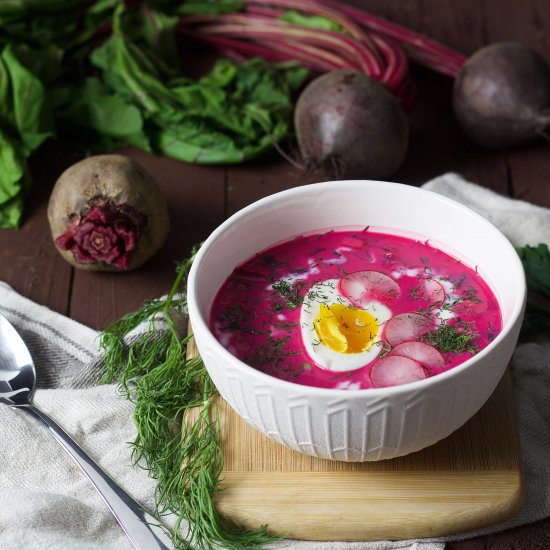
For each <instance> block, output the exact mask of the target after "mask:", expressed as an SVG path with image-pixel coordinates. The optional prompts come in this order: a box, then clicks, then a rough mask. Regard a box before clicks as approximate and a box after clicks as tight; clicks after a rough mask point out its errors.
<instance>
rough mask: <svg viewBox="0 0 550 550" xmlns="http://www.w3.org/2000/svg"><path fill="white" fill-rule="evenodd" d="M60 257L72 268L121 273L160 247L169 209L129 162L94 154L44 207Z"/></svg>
mask: <svg viewBox="0 0 550 550" xmlns="http://www.w3.org/2000/svg"><path fill="white" fill-rule="evenodd" d="M48 221H49V223H50V229H51V232H52V237H53V239H54V243H55V245H56V248H57V250H58V251H59V253H60V254H61V255H62V256H63V258H65V260H67V261H68V262H69V263H70V264H72V265H74V266H75V267H78V268H81V269H87V270H96V271H126V270H131V269H135V268H136V267H139V266H140V265H142V264H143V263H144V262H146V261H147V260H148V259H149V258H150V257H151V256H152V255H153V254H154V253H155V252H157V250H158V249H159V248H160V247H161V246H162V245H163V244H164V241H165V240H166V237H167V235H168V228H169V222H168V209H167V207H166V202H165V200H164V198H163V196H162V194H161V192H160V190H159V188H158V186H157V185H156V183H155V181H154V180H153V178H152V177H151V176H150V175H149V174H148V173H147V172H146V171H145V170H144V169H143V168H142V167H141V166H140V165H139V164H138V163H137V162H135V161H134V160H132V159H131V158H129V157H125V156H122V155H99V156H94V157H89V158H86V159H84V160H82V161H80V162H77V163H76V164H74V165H72V166H71V167H69V168H68V169H67V170H65V172H63V174H61V176H60V177H59V179H58V180H57V182H56V184H55V186H54V188H53V191H52V194H51V196H50V201H49V203H48Z"/></svg>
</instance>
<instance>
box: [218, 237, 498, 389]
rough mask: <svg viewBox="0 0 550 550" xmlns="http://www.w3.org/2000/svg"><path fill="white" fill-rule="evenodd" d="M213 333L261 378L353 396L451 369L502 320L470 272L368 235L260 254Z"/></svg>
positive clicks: (438, 255)
mask: <svg viewBox="0 0 550 550" xmlns="http://www.w3.org/2000/svg"><path fill="white" fill-rule="evenodd" d="M210 326H211V329H212V331H213V332H214V334H215V336H216V338H217V339H218V340H219V341H220V342H221V344H222V345H223V346H224V347H225V348H226V349H228V350H229V351H230V352H231V353H232V354H233V355H235V356H236V357H238V358H239V359H241V360H242V361H244V362H245V363H247V364H248V365H251V366H252V367H254V368H256V369H258V370H260V371H262V372H265V373H267V374H270V375H272V376H275V377H277V378H280V379H282V380H287V381H291V382H295V383H297V384H304V385H308V386H317V387H322V388H333V389H342V390H346V389H353V390H356V389H368V388H373V387H387V386H395V385H399V384H406V383H409V382H414V381H417V380H422V379H424V378H428V377H430V376H436V375H437V374H439V373H441V372H444V371H447V370H449V369H452V368H453V367H456V366H457V365H459V364H460V363H462V362H464V361H466V360H467V359H469V358H470V357H472V355H475V354H476V353H478V352H479V351H480V350H481V349H483V348H484V347H485V346H487V345H488V344H489V343H490V342H491V341H492V340H493V339H494V338H495V336H496V335H497V334H498V333H499V331H500V330H501V328H502V317H501V313H500V309H499V306H498V303H497V300H496V298H495V296H494V294H493V293H492V292H491V290H490V289H489V287H488V285H487V284H486V283H485V282H484V281H483V279H482V278H481V277H480V276H479V274H478V273H477V272H476V269H475V267H474V268H472V267H469V266H467V265H465V264H464V263H462V262H461V261H460V260H458V259H457V258H454V257H452V256H450V255H449V254H447V253H445V252H443V251H442V250H440V249H438V248H436V247H434V246H432V245H431V244H430V242H429V241H428V240H426V241H420V240H414V239H411V238H407V237H403V236H398V235H390V234H385V233H378V232H374V231H371V230H369V229H368V228H365V229H364V230H362V231H329V232H327V233H322V234H318V235H310V236H303V237H297V238H295V239H293V240H290V241H287V242H285V243H283V244H279V245H277V246H274V247H272V248H269V249H268V250H265V251H263V252H260V253H258V254H256V255H255V256H254V257H253V258H250V259H249V260H248V261H246V262H244V263H243V264H241V265H239V266H238V267H237V268H236V269H235V270H234V271H233V273H232V274H231V275H230V276H229V277H228V278H227V280H226V281H225V282H224V283H223V285H222V287H221V288H220V290H219V291H218V293H217V295H216V297H215V300H214V303H213V306H212V310H211V318H210Z"/></svg>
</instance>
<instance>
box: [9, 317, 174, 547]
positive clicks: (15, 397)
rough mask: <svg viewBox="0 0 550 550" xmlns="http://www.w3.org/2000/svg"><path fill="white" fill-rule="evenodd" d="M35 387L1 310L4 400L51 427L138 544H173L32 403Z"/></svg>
mask: <svg viewBox="0 0 550 550" xmlns="http://www.w3.org/2000/svg"><path fill="white" fill-rule="evenodd" d="M35 387H36V369H35V366H34V362H33V360H32V356H31V354H30V352H29V350H28V348H27V346H26V344H25V342H24V341H23V339H22V338H21V336H20V335H19V333H18V332H17V330H16V329H15V327H14V326H13V325H12V324H11V323H10V322H9V321H8V320H7V319H6V318H5V317H4V316H3V315H2V314H0V403H2V404H4V405H8V406H10V407H13V408H16V409H19V410H21V411H24V412H25V413H27V414H29V415H31V416H32V417H34V418H35V419H37V420H39V421H40V422H42V423H43V424H44V425H45V426H46V427H47V428H48V430H49V431H50V433H51V434H52V435H53V436H54V437H55V439H56V440H57V442H58V443H59V444H60V445H61V446H62V447H63V448H64V449H65V451H67V453H68V454H69V455H70V456H71V458H72V459H73V460H74V461H75V462H76V463H77V465H78V466H79V467H80V469H81V470H82V472H83V473H84V474H85V475H86V476H87V477H88V479H89V480H90V481H91V482H92V484H93V485H94V487H95V488H96V489H97V491H98V492H99V494H100V495H101V497H102V498H103V500H104V501H105V503H106V504H107V506H108V507H109V509H110V510H111V512H112V514H113V516H114V517H115V519H116V520H117V521H118V523H119V524H120V526H121V527H122V529H123V530H124V532H125V533H126V535H127V536H128V538H129V539H130V541H131V542H132V544H133V545H134V546H135V548H137V549H138V550H161V549H168V548H171V547H172V544H171V538H170V537H169V536H168V535H167V533H166V530H165V528H164V527H162V526H161V525H159V523H158V520H156V519H155V518H154V517H153V516H151V515H150V514H149V513H148V512H147V511H145V510H144V509H143V508H142V507H141V505H140V504H139V503H137V502H136V501H135V500H134V499H133V498H132V497H131V496H130V495H128V493H126V492H125V491H124V490H123V489H122V488H121V487H120V486H119V485H117V484H116V483H115V482H114V481H113V480H112V479H111V478H110V477H109V476H108V475H107V474H106V473H105V472H104V471H103V470H102V469H101V468H100V467H99V466H98V465H97V464H96V463H95V462H94V461H93V460H92V459H91V458H90V457H89V456H88V455H87V454H86V453H85V452H84V451H83V450H82V449H81V448H80V447H79V446H78V444H77V443H76V442H75V441H74V440H73V439H72V438H71V437H70V436H69V435H68V434H67V433H66V432H65V431H64V430H63V429H62V428H61V427H60V426H59V425H58V424H57V423H56V422H55V421H54V420H52V419H51V418H50V417H49V416H48V415H47V414H46V413H44V412H42V411H41V410H40V409H38V408H37V407H35V406H34V405H33V404H32V396H33V393H34V389H35Z"/></svg>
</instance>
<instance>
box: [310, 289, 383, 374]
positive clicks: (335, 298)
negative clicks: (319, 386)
mask: <svg viewBox="0 0 550 550" xmlns="http://www.w3.org/2000/svg"><path fill="white" fill-rule="evenodd" d="M321 304H325V305H326V306H331V305H332V304H343V305H345V306H348V307H350V308H356V307H357V306H355V305H354V304H352V303H351V302H350V301H349V300H348V299H347V298H346V297H345V296H343V295H342V294H340V291H339V280H338V279H327V280H326V281H323V282H321V283H317V284H315V285H313V286H312V287H311V288H310V289H309V291H308V293H307V294H306V296H305V298H304V302H303V304H302V309H301V312H300V327H301V334H302V342H303V344H304V347H305V349H306V351H307V353H308V355H309V356H310V358H311V359H312V361H313V362H314V363H315V364H316V365H317V366H319V367H321V368H324V369H327V370H330V371H333V372H346V371H353V370H357V369H360V368H361V367H364V366H365V365H368V364H369V363H370V362H371V361H373V360H374V359H376V357H377V356H378V355H379V353H380V352H381V350H382V346H381V345H380V344H379V342H380V334H381V332H382V327H383V325H384V323H386V322H387V321H389V319H390V318H391V317H392V312H391V310H390V309H389V308H388V307H387V306H385V305H384V304H382V303H380V302H378V301H376V300H373V301H372V302H369V303H368V304H367V305H366V306H365V307H364V308H362V309H364V310H365V311H368V312H369V313H370V314H371V315H372V316H373V317H374V318H375V319H376V322H377V324H378V327H379V328H378V334H377V335H376V336H375V337H374V338H373V340H372V342H371V345H370V346H369V348H368V349H367V350H365V351H362V352H359V353H340V352H337V351H334V350H332V349H330V348H329V347H327V346H325V345H324V344H322V343H321V342H320V341H319V338H318V336H317V332H316V330H315V319H316V318H317V317H318V316H319V312H320V309H321Z"/></svg>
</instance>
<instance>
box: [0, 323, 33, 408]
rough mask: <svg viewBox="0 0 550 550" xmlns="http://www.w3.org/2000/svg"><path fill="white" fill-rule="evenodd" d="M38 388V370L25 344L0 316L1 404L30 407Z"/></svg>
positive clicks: (11, 326)
mask: <svg viewBox="0 0 550 550" xmlns="http://www.w3.org/2000/svg"><path fill="white" fill-rule="evenodd" d="M35 386H36V369H35V368H34V363H33V360H32V357H31V354H30V353H29V350H28V348H27V346H26V345H25V342H23V339H22V338H21V336H19V333H18V332H17V331H16V330H15V328H14V327H13V325H12V324H11V323H10V322H9V321H8V320H7V319H6V318H5V317H4V316H3V315H0V403H4V404H5V405H11V406H21V405H29V404H30V401H31V398H32V394H33V393H34V388H35Z"/></svg>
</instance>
